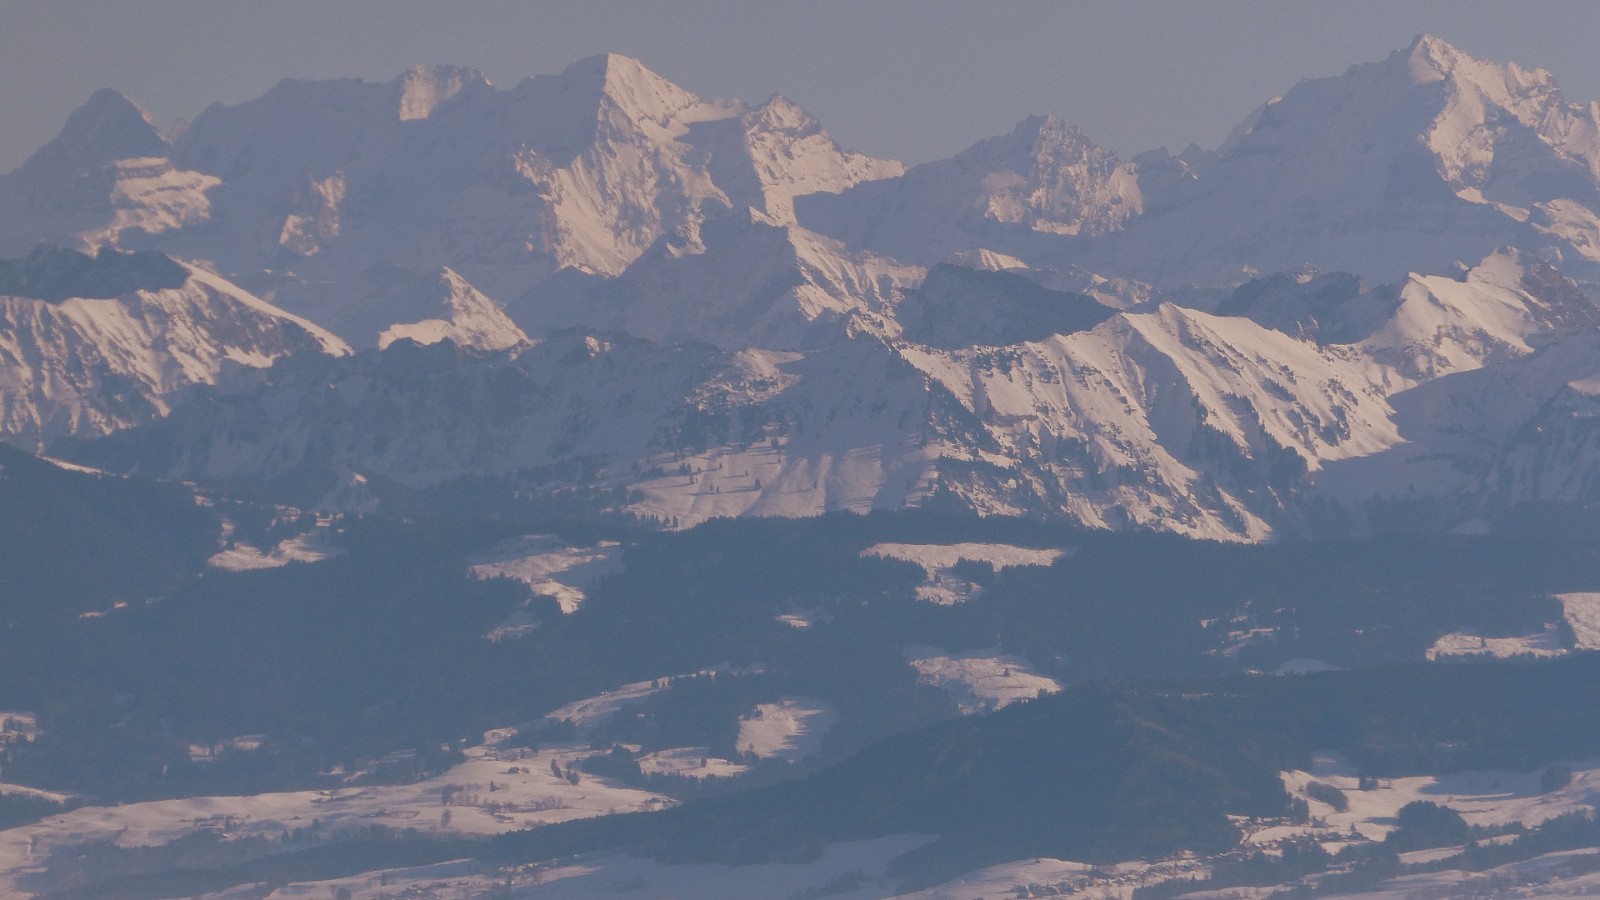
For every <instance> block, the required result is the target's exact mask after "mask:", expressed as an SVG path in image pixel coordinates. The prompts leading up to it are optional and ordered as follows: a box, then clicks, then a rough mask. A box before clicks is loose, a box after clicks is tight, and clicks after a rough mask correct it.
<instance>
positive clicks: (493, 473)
mask: <svg viewBox="0 0 1600 900" xmlns="http://www.w3.org/2000/svg"><path fill="white" fill-rule="evenodd" d="M0 253H3V254H7V255H8V256H9V257H10V259H11V261H10V262H5V263H0V294H3V295H5V296H4V297H3V298H0V315H3V316H4V322H5V327H4V328H3V329H0V363H3V367H0V437H3V438H4V439H5V440H7V441H9V442H12V443H14V444H18V445H20V446H22V447H24V448H26V449H29V450H33V451H38V452H48V453H50V454H52V455H55V456H60V457H64V458H68V459H71V460H74V461H77V462H80V463H85V464H92V465H95V466H99V467H103V468H106V469H110V470H113V471H118V472H130V473H140V474H146V475H155V476H158V477H162V478H179V479H199V480H214V479H226V480H229V481H230V482H239V481H255V482H259V483H261V484H271V485H274V486H275V487H274V488H273V490H283V491H286V492H287V493H286V494H285V495H284V497H285V499H292V500H293V501H294V502H296V503H301V504H306V505H322V506H325V507H329V508H335V509H336V508H342V507H341V504H345V503H348V502H350V500H349V493H348V492H347V491H341V490H339V489H337V488H335V487H331V486H336V485H342V484H343V485H348V484H350V483H352V479H360V480H362V481H363V482H370V483H372V484H389V485H394V486H396V487H397V488H402V489H404V490H419V489H427V488H431V487H433V486H437V485H444V484H450V483H453V482H456V481H459V480H461V479H473V478H482V477H513V478H515V479H516V480H517V483H518V485H519V490H524V491H529V492H534V493H538V492H548V491H557V490H567V489H570V488H572V487H574V486H575V485H581V486H583V487H585V488H586V489H598V490H602V491H605V492H609V493H607V496H610V497H614V498H616V499H615V500H614V503H613V505H614V507H615V508H617V509H619V510H621V511H624V512H627V513H631V514H633V515H634V516H636V517H639V518H641V519H644V520H648V521H656V522H667V523H676V524H677V525H678V526H679V527H683V526H687V525H691V524H694V523H696V522H700V521H704V520H706V519H709V518H714V517H723V516H743V515H777V516H806V515H815V514H818V513H822V512H826V511H829V510H836V509H849V510H856V511H865V510H868V509H880V508H881V509H896V508H907V507H915V508H926V509H930V510H944V511H967V512H977V513H980V514H997V515H1012V516H1024V517H1033V518H1040V519H1047V520H1048V519H1055V520H1064V521H1067V522H1071V523H1075V524H1080V525H1086V526H1091V527H1102V528H1111V529H1124V528H1133V529H1154V530H1161V531H1172V532H1177V533H1180V534H1185V535H1189V536H1193V537H1205V538H1217V539H1225V540H1243V541H1262V540H1269V539H1273V538H1275V537H1282V536H1290V535H1306V534H1313V535H1325V534H1360V533H1368V532H1372V531H1381V530H1386V529H1390V528H1394V527H1405V528H1423V529H1425V530H1451V529H1462V528H1465V529H1468V530H1473V529H1478V530H1482V529H1492V528H1495V527H1498V526H1497V523H1501V522H1504V521H1510V520H1509V519H1507V517H1508V516H1512V515H1513V514H1514V513H1515V512H1516V511H1518V510H1526V509H1528V508H1529V507H1530V505H1531V506H1541V505H1544V506H1559V507H1579V508H1581V507H1583V506H1586V505H1588V504H1591V503H1593V502H1594V501H1595V499H1596V491H1597V490H1600V482H1597V478H1596V476H1597V475H1600V469H1597V463H1600V457H1597V456H1596V455H1595V449H1596V447H1595V444H1596V440H1597V438H1600V435H1595V434H1593V433H1592V431H1593V429H1592V426H1590V425H1589V424H1588V423H1589V420H1590V418H1591V413H1592V406H1593V402H1594V401H1593V399H1592V398H1593V397H1594V396H1595V395H1596V391H1595V389H1594V388H1593V382H1594V378H1595V376H1596V373H1597V370H1600V356H1597V355H1596V354H1597V352H1600V336H1597V334H1596V325H1597V324H1600V310H1597V309H1596V306H1595V298H1596V297H1597V296H1600V294H1597V293H1596V292H1597V287H1596V284H1597V279H1600V106H1597V105H1596V104H1593V103H1591V104H1588V105H1583V104H1579V103H1575V102H1573V101H1571V100H1568V99H1567V98H1565V97H1564V96H1563V95H1562V94H1561V92H1560V90H1559V88H1558V87H1557V86H1556V83H1555V81H1554V79H1553V78H1552V76H1550V75H1549V73H1546V72H1543V71H1538V70H1535V71H1530V70H1526V69H1523V68H1521V67H1519V66H1517V65H1515V64H1503V65H1502V64H1497V63H1492V62H1487V61H1484V60H1480V59H1476V58H1474V57H1472V56H1470V55H1468V54H1466V53H1464V52H1462V51H1460V50H1457V49H1456V48H1453V47H1451V46H1450V45H1449V44H1447V43H1445V42H1444V41H1442V40H1440V39H1438V38H1435V37H1430V36H1423V37H1420V38H1418V39H1417V40H1416V41H1414V42H1413V43H1412V45H1411V46H1409V47H1407V48H1405V49H1403V50H1400V51H1397V52H1395V53H1394V54H1392V55H1391V56H1389V57H1388V58H1387V59H1384V60H1382V61H1379V62H1374V63H1368V64H1363V65H1357V66H1354V67H1352V68H1351V69H1349V70H1348V71H1347V72H1345V73H1343V74H1342V75H1337V76H1333V77H1329V78H1321V79H1314V80H1309V81H1304V82H1301V83H1300V84H1298V85H1295V86H1293V87H1292V88H1291V89H1290V90H1288V91H1287V92H1286V93H1285V94H1284V95H1283V96H1282V97H1280V98H1275V99H1273V100H1270V101H1269V102H1267V103H1266V104H1264V105H1263V106H1262V107H1261V108H1260V109H1259V110H1257V111H1256V112H1255V113H1253V114H1252V115H1251V116H1250V117H1249V118H1248V119H1247V120H1246V121H1244V122H1243V123H1241V124H1240V125H1239V127H1238V128H1237V129H1235V131H1234V133H1233V135H1232V136H1231V137H1230V138H1229V139H1228V140H1227V142H1226V143H1225V144H1224V145H1223V146H1222V147H1220V148H1218V149H1216V150H1215V151H1211V150H1202V149H1199V148H1196V147H1190V148H1188V149H1186V150H1184V151H1183V152H1182V153H1179V154H1177V155H1173V154H1171V153H1168V152H1167V151H1165V150H1156V151H1151V152H1148V153H1143V154H1139V155H1137V156H1134V157H1133V158H1131V159H1126V160H1124V159H1120V158H1118V157H1117V155H1116V154H1114V153H1112V152H1111V151H1109V150H1107V149H1105V148H1102V147H1099V146H1097V145H1095V144H1094V143H1093V142H1092V141H1091V140H1090V139H1089V137H1087V136H1086V135H1084V134H1083V133H1082V132H1081V131H1080V130H1079V129H1077V128H1076V127H1074V126H1072V125H1070V124H1067V123H1065V122H1063V121H1061V120H1060V119H1057V118H1054V117H1048V116H1037V117H1031V118H1029V119H1027V120H1025V121H1023V122H1022V123H1020V124H1019V125H1018V126H1017V127H1016V128H1015V129H1014V130H1012V131H1011V132H1010V133H1009V134H1006V135H1001V136H998V137H994V138H990V139H987V140H984V141H980V142H979V143H977V144H975V145H974V146H973V147H971V148H970V149H968V150H966V151H963V152H962V153H960V154H957V155H956V156H955V157H953V158H951V159H948V160H940V161H936V162H930V163H924V164H921V165H916V166H911V167H907V166H904V165H902V164H901V163H898V162H894V161H888V160H879V159H873V158H870V157H867V156H864V155H862V154H859V153H854V152H851V151H848V150H846V149H843V148H841V147H839V146H838V145H837V144H836V143H835V142H834V141H833V140H832V139H831V138H830V137H829V136H828V135H827V133H826V132H825V131H823V130H822V128H821V126H820V125H819V123H818V122H817V121H816V120H815V119H814V118H813V117H812V116H810V115H809V114H807V113H806V112H805V111H804V110H802V109H801V108H799V107H798V106H796V105H795V104H793V103H791V102H790V101H788V100H786V99H784V98H782V97H773V98H772V99H770V100H768V101H767V102H765V103H763V104H760V105H758V106H753V107H752V106H749V105H746V104H744V103H741V102H738V101H731V100H705V99H702V98H700V97H697V96H695V95H693V94H691V93H690V92H688V91H685V90H683V89H681V88H679V87H677V86H675V85H673V84H671V83H670V82H668V81H666V80H665V79H663V78H661V77H660V76H658V75H656V74H654V73H652V72H651V71H649V70H648V69H647V68H645V67H644V66H643V65H642V64H641V63H639V62H637V61H635V60H632V59H629V58H627V57H623V56H618V55H615V54H610V55H604V56H599V57H595V58H591V59H587V60H583V61H580V62H578V63H575V64H573V65H572V66H570V67H568V68H567V69H566V70H565V71H563V72H562V73H561V74H559V75H555V76H540V77H536V78H530V79H526V80H524V81H522V82H521V83H519V84H517V85H514V86H512V87H510V88H500V87H497V86H495V85H493V84H491V83H490V82H489V81H488V80H487V79H486V78H485V77H484V76H483V75H482V74H481V73H478V72H476V71H473V70H471V69H465V68H459V67H450V66H433V67H414V68H412V69H410V70H408V71H407V72H405V73H403V74H401V75H400V76H399V77H397V78H396V79H395V80H393V81H391V82H389V83H386V84H374V83H368V82H362V81H356V80H339V81H320V82H305V81H285V82H283V83H281V84H279V85H278V86H277V87H275V88H273V89H272V90H270V91H268V92H267V93H266V94H265V95H263V96H262V97H260V98H258V99H255V100H251V101H247V102H244V103H240V104H237V105H233V106H224V105H220V104H219V105H215V106H212V107H211V108H209V109H207V110H205V111H204V112H202V113H201V114H199V115H198V116H196V117H195V118H194V120H193V121H192V122H190V123H188V124H187V125H186V126H184V127H182V128H179V129H173V130H171V131H166V132H164V131H162V130H160V129H158V128H157V127H156V126H155V125H154V124H153V123H152V122H151V120H150V118H149V117H148V116H147V115H145V114H144V113H143V112H142V111H141V110H140V109H139V108H138V107H137V106H135V105H134V104H133V103H132V102H131V101H129V100H128V99H127V98H125V97H123V96H122V95H120V94H118V93H116V92H114V91H111V90H102V91H100V92H97V93H96V94H94V95H93V96H92V97H91V98H89V100H88V101H87V102H86V103H85V104H84V105H83V106H82V107H81V108H79V109H78V110H77V111H75V112H74V113H73V114H72V115H71V116H70V117H69V119H68V121H67V124H66V126H65V127H64V129H63V131H62V133H61V135H60V136H58V137H57V138H56V139H55V140H53V141H51V142H50V143H48V144H46V145H45V146H43V147H41V148H40V149H39V150H38V151H37V152H36V153H35V154H34V155H33V156H32V157H31V158H29V159H28V160H27V161H26V162H25V163H24V164H23V165H22V166H21V167H20V168H18V169H16V170H15V171H13V172H11V173H8V174H6V175H4V176H0ZM447 344H448V345H453V346H452V347H446V346H444V345H447ZM362 502H366V501H362ZM379 502H381V500H380V501H379Z"/></svg>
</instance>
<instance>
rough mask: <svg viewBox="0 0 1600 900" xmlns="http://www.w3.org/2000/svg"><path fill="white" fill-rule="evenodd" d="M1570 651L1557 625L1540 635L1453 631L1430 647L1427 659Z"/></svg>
mask: <svg viewBox="0 0 1600 900" xmlns="http://www.w3.org/2000/svg"><path fill="white" fill-rule="evenodd" d="M1566 652H1567V650H1566V648H1565V647H1563V646H1561V636H1560V634H1558V633H1557V631H1556V629H1555V627H1554V626H1547V627H1546V628H1545V629H1544V630H1543V631H1540V632H1538V633H1537V634H1527V635H1519V636H1515V637H1497V638H1496V637H1479V636H1477V635H1475V634H1465V633H1460V632H1454V633H1451V634H1446V635H1441V636H1440V637H1439V639H1438V640H1436V641H1434V642H1433V646H1432V647H1429V648H1428V650H1427V652H1426V656H1427V658H1428V659H1441V658H1444V657H1450V656H1493V657H1495V658H1497V659H1503V658H1505V657H1508V656H1561V655H1564V654H1565V653H1566Z"/></svg>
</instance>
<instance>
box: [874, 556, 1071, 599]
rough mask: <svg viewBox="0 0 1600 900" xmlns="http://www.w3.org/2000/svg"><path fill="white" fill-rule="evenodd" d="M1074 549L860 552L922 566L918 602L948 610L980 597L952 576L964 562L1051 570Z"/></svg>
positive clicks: (976, 592)
mask: <svg viewBox="0 0 1600 900" xmlns="http://www.w3.org/2000/svg"><path fill="white" fill-rule="evenodd" d="M1072 553H1073V551H1072V550H1071V549H1054V548H1048V549H1043V550H1039V549H1034V548H1030V547H1014V546H1012V545H1010V544H980V543H960V544H893V543H886V544H873V545H872V546H871V547H868V548H867V549H865V550H863V551H861V555H862V556H863V557H869V556H876V557H879V558H882V559H898V560H901V561H903V562H908V563H912V564H914V565H917V566H920V567H921V568H922V571H923V572H924V573H925V574H924V578H923V582H922V584H919V585H917V599H919V600H926V601H928V602H929V603H937V604H939V605H941V606H948V605H950V604H952V603H960V602H962V601H964V600H969V599H971V598H973V597H975V596H977V595H978V593H979V592H980V591H981V588H979V587H978V586H977V585H975V584H972V583H971V582H969V581H966V580H964V579H961V578H958V577H956V576H955V575H954V574H953V573H952V571H951V570H952V569H953V568H954V567H955V565H956V564H957V563H959V562H961V561H962V560H969V561H972V562H986V563H988V564H990V565H991V566H993V567H994V568H995V570H996V571H999V570H1000V569H1004V568H1007V567H1010V566H1049V565H1051V564H1053V563H1054V562H1055V561H1056V560H1057V559H1059V558H1061V557H1062V556H1071V555H1072Z"/></svg>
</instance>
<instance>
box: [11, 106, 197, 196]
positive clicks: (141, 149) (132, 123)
mask: <svg viewBox="0 0 1600 900" xmlns="http://www.w3.org/2000/svg"><path fill="white" fill-rule="evenodd" d="M168 150H169V148H168V146H167V142H166V140H164V139H163V138H162V137H161V131H160V129H158V128H157V127H156V125H155V122H154V121H152V120H151V118H150V116H149V114H147V113H146V112H145V111H144V110H142V109H140V108H139V107H138V106H137V105H135V104H134V102H133V101H132V100H129V99H128V98H127V97H126V96H124V95H123V94H121V93H120V92H118V91H114V90H112V89H110V88H101V89H100V90H98V91H95V92H94V93H93V94H91V95H89V99H88V100H86V101H84V103H83V105H82V106H79V107H78V108H77V109H75V110H73V111H72V114H71V115H69V116H67V122H66V125H65V126H63V127H62V129H61V133H60V134H58V135H56V137H55V139H54V140H52V141H50V142H49V143H48V144H45V145H44V146H43V147H40V148H39V149H38V150H37V151H35V152H34V154H33V155H32V156H30V157H29V158H28V160H27V161H26V162H24V163H23V164H22V166H21V168H19V169H17V170H16V171H15V172H14V173H12V175H13V177H50V176H52V175H64V174H67V173H68V172H69V171H70V172H72V174H81V173H83V172H85V171H87V170H89V169H94V168H98V167H99V166H103V165H105V164H106V163H109V162H112V161H114V160H118V159H127V158H131V157H148V156H164V155H166V153H167V152H168Z"/></svg>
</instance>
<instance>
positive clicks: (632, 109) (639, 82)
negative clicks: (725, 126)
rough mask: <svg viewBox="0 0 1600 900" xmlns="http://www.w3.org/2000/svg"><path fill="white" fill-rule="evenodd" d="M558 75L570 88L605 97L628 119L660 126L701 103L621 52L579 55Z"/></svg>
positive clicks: (604, 98)
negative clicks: (577, 58) (576, 59)
mask: <svg viewBox="0 0 1600 900" xmlns="http://www.w3.org/2000/svg"><path fill="white" fill-rule="evenodd" d="M559 78H560V79H561V80H562V81H563V82H565V83H566V84H568V85H569V86H570V89H572V90H574V91H576V92H582V93H583V94H588V95H589V96H592V97H595V98H596V99H598V100H600V101H604V102H605V103H606V104H608V105H609V106H611V107H612V108H615V109H617V110H619V111H620V112H622V113H623V114H624V115H626V116H627V117H628V118H630V119H633V120H635V121H649V122H654V123H655V124H657V125H660V126H662V127H666V126H667V125H669V124H670V123H671V121H672V119H673V118H674V117H676V116H677V115H678V114H679V113H681V112H682V111H684V110H686V109H688V108H690V107H692V106H696V105H698V104H699V103H700V98H699V97H697V96H695V95H694V94H692V93H690V92H689V91H686V90H684V89H683V88H681V87H678V86H677V85H676V84H673V83H672V82H670V81H668V80H667V79H665V78H662V77H661V76H660V75H657V74H656V73H655V72H652V71H651V70H650V69H648V68H646V67H645V65H644V63H642V62H640V61H638V60H637V59H634V58H633V57H631V56H623V55H622V54H620V53H601V54H599V55H596V56H591V57H589V58H587V59H580V60H578V61H577V62H575V63H573V64H572V65H570V66H568V67H567V68H566V69H564V70H563V71H562V72H561V75H560V76H559Z"/></svg>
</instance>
